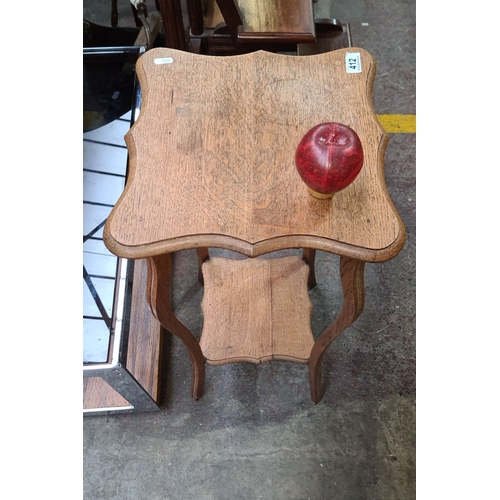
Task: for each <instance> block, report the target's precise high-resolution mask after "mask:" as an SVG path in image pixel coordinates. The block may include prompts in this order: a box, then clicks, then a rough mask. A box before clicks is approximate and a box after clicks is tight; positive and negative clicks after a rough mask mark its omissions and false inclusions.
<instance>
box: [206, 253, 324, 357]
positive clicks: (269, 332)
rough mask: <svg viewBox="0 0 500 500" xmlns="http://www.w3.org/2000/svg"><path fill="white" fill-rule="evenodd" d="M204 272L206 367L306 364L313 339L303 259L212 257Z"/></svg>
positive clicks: (294, 257)
mask: <svg viewBox="0 0 500 500" xmlns="http://www.w3.org/2000/svg"><path fill="white" fill-rule="evenodd" d="M202 270H203V277H204V283H205V285H204V286H205V291H204V295H203V299H202V303H201V307H202V311H203V317H204V321H203V330H202V334H201V338H200V347H201V350H202V352H203V355H204V356H205V358H206V363H207V364H209V365H221V364H226V363H236V362H241V361H248V362H251V363H257V364H258V363H262V362H264V361H271V360H273V359H281V360H287V361H293V362H296V363H307V362H308V360H309V356H310V353H311V349H312V347H313V345H314V338H313V335H312V331H311V311H312V303H311V301H310V299H309V295H308V291H307V281H308V276H309V267H308V265H307V264H306V263H305V262H304V260H302V259H301V258H300V257H296V256H290V257H281V258H276V259H262V258H256V259H246V260H231V259H225V258H220V257H214V258H211V259H209V260H207V261H205V262H204V263H203V266H202Z"/></svg>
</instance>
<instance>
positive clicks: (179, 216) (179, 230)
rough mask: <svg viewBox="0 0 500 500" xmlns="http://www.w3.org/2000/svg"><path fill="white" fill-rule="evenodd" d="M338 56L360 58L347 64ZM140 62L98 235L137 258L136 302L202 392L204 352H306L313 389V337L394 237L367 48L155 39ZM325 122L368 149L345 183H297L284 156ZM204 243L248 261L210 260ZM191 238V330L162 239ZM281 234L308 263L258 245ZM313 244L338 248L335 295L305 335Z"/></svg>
mask: <svg viewBox="0 0 500 500" xmlns="http://www.w3.org/2000/svg"><path fill="white" fill-rule="evenodd" d="M351 54H355V56H356V57H359V61H360V67H359V69H361V72H357V73H351V72H349V71H348V70H347V67H346V59H349V58H351ZM137 73H138V76H139V81H140V82H141V85H142V89H143V99H144V100H143V107H142V112H141V114H140V117H139V119H138V121H137V122H136V123H135V125H134V126H133V128H132V129H131V130H130V132H129V133H128V134H127V136H126V143H127V146H128V148H129V152H130V176H129V180H128V183H127V185H126V187H125V190H124V192H123V195H122V196H121V198H120V200H119V201H118V202H117V204H116V206H115V208H114V209H113V211H112V213H111V215H110V217H109V218H108V221H107V223H106V226H105V230H104V240H105V243H106V245H107V247H108V248H109V249H110V251H111V252H113V253H115V254H116V255H118V256H122V257H125V258H128V259H146V260H147V262H148V271H149V274H148V285H147V298H148V303H149V305H150V308H151V311H152V312H153V314H154V316H155V317H156V318H157V319H158V321H159V322H160V323H161V324H162V325H163V326H164V327H165V328H166V329H167V330H168V331H170V332H171V333H173V334H175V335H177V336H178V337H179V338H181V339H182V341H183V342H184V344H185V346H186V348H187V350H188V352H189V354H190V356H191V361H192V368H193V378H192V381H193V385H192V395H193V397H194V398H199V397H200V396H201V395H202V393H203V381H204V373H205V371H204V370H205V363H212V364H220V363H225V362H233V361H252V362H256V363H259V362H262V361H266V360H270V359H288V360H290V361H296V362H300V363H307V364H308V365H309V376H310V379H309V381H310V388H311V398H312V400H313V401H314V402H318V401H319V400H320V399H321V390H320V372H321V361H322V358H323V355H324V353H325V350H326V348H327V347H328V345H329V344H330V343H331V342H332V341H333V340H334V339H335V338H336V337H337V335H339V334H340V333H341V332H342V331H344V330H345V329H346V328H347V327H349V325H351V324H352V323H353V321H355V320H356V318H357V317H358V316H359V315H360V314H361V312H362V310H363V305H364V285H363V272H364V265H365V262H383V261H387V260H389V259H391V258H393V257H394V256H395V255H396V254H397V253H398V252H399V251H400V249H401V248H402V246H403V244H404V241H405V229H404V226H403V224H402V222H401V219H400V217H399V215H398V213H397V211H396V210H395V208H394V206H393V204H392V202H391V198H390V196H389V194H388V192H387V189H386V187H385V183H384V175H383V167H384V151H385V148H386V145H387V141H388V137H387V135H386V134H385V133H384V131H383V129H382V127H381V126H380V124H379V123H378V121H377V118H376V115H375V113H374V110H373V107H372V102H371V89H372V85H373V79H374V76H375V61H374V60H373V58H372V57H371V56H370V54H368V53H367V52H366V51H365V50H363V49H361V48H352V49H341V50H337V51H334V52H329V53H325V54H320V55H312V56H309V57H297V56H287V55H278V54H273V53H269V52H264V51H258V52H253V53H251V54H246V55H243V56H238V57H217V56H202V55H196V54H191V53H189V52H183V51H177V50H172V49H152V50H150V51H149V52H147V53H146V54H144V55H143V56H141V58H140V59H139V61H138V64H137ZM327 121H337V122H341V123H344V124H346V125H348V126H350V127H351V128H353V129H354V130H355V131H356V132H357V134H358V135H359V137H360V139H361V142H362V144H363V148H364V153H365V163H364V166H363V169H362V170H361V173H360V174H359V176H358V177H357V178H356V180H355V181H354V182H353V184H351V185H350V186H349V187H347V188H346V189H344V190H343V191H341V192H339V193H337V194H336V195H335V196H334V197H333V198H331V199H328V200H320V199H317V198H314V197H312V196H311V195H310V194H309V193H308V190H307V188H306V186H305V185H304V183H303V182H302V181H301V179H300V177H299V175H298V173H297V171H296V168H295V164H294V154H295V149H296V146H297V144H298V142H299V140H300V139H301V137H302V136H303V135H304V133H305V132H307V131H308V130H309V129H310V128H311V127H312V126H314V125H316V124H318V123H322V122H327ZM209 247H219V248H225V249H228V250H232V251H236V252H239V253H241V254H244V255H246V256H247V257H250V258H251V259H250V260H248V261H245V262H244V263H242V262H237V263H235V262H233V261H231V260H226V259H217V260H216V259H214V260H213V261H212V260H211V259H210V257H209V252H208V251H207V248H209ZM189 248H196V249H198V252H199V257H200V262H202V270H203V278H204V281H205V286H206V290H205V295H204V298H203V302H202V307H203V312H204V318H205V323H204V329H203V332H202V336H201V339H200V341H198V339H197V338H195V336H194V335H193V334H192V333H191V332H190V331H189V330H188V329H187V328H186V326H185V325H183V324H182V323H181V322H180V321H179V320H178V319H177V318H176V316H175V314H174V312H173V310H172V307H171V304H170V298H169V297H170V295H169V294H170V274H171V268H172V262H171V253H172V252H175V251H178V250H183V249H189ZM284 248H303V249H306V257H308V258H309V264H310V266H307V265H305V264H304V263H302V262H300V259H292V260H282V259H284V258H281V259H278V260H277V261H275V262H272V263H262V262H261V259H257V257H259V256H262V255H263V254H267V253H270V252H274V251H277V250H281V249H284ZM316 250H322V251H326V252H331V253H335V254H338V255H340V256H341V259H340V274H341V281H342V287H343V292H344V305H343V309H342V311H341V312H340V314H339V316H338V317H337V319H336V320H335V321H334V322H333V324H332V325H331V326H330V327H328V328H327V329H326V330H325V331H324V332H323V333H322V334H321V335H320V336H319V337H318V338H317V339H312V337H311V329H310V327H309V326H308V322H309V314H310V303H309V301H308V297H307V286H308V282H309V285H313V284H314V276H312V279H311V277H310V275H311V274H313V273H310V270H311V269H310V267H311V266H312V264H313V257H314V252H315V251H316ZM224 276H228V277H227V278H224ZM229 276H233V278H230V277H229ZM228 287H229V288H228ZM243 296H249V297H251V298H252V299H251V300H249V301H244V300H243V299H242V297H243ZM271 296H274V299H275V300H274V299H273V300H261V299H262V298H263V297H268V298H269V297H271ZM292 310H293V311H294V314H293V315H291V313H290V311H292ZM232 328H236V329H237V331H238V335H237V336H235V335H233V333H234V332H232ZM254 333H255V334H256V335H257V341H256V339H255V338H253V335H254Z"/></svg>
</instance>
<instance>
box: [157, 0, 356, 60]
mask: <svg viewBox="0 0 500 500" xmlns="http://www.w3.org/2000/svg"><path fill="white" fill-rule="evenodd" d="M158 4H159V6H160V10H161V13H162V19H163V25H164V29H165V35H166V39H167V47H170V48H174V49H179V50H187V51H190V52H197V53H204V54H212V55H230V54H243V53H248V52H254V51H255V50H259V49H262V50H267V51H270V52H297V51H298V49H299V48H300V47H302V46H308V48H307V50H308V51H309V53H319V52H325V51H329V50H334V49H336V48H341V47H347V46H349V45H350V34H349V26H348V25H344V24H342V23H340V22H338V21H336V20H334V19H315V18H314V10H313V1H312V0H294V1H293V2H292V1H288V0H186V12H184V11H183V9H182V6H183V4H182V3H181V1H180V0H158ZM317 32H318V33H319V37H318V35H317ZM318 38H320V39H321V44H317V41H318ZM303 50H306V49H304V48H303Z"/></svg>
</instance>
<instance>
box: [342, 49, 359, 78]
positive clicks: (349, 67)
mask: <svg viewBox="0 0 500 500" xmlns="http://www.w3.org/2000/svg"><path fill="white" fill-rule="evenodd" d="M345 70H346V71H347V73H361V54H360V53H359V52H346V54H345Z"/></svg>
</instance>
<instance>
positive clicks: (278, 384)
mask: <svg viewBox="0 0 500 500" xmlns="http://www.w3.org/2000/svg"><path fill="white" fill-rule="evenodd" d="M119 3H120V4H121V7H120V8H121V9H122V10H121V11H120V12H122V11H123V13H124V14H120V19H119V23H120V25H121V26H125V25H132V24H127V23H129V22H130V21H129V19H130V15H129V8H128V5H126V7H125V8H123V4H128V2H126V1H123V2H119ZM83 4H84V18H85V19H87V20H89V21H93V22H98V23H100V24H104V25H109V22H110V4H111V2H108V1H105V2H99V1H97V0H84V2H83ZM148 5H149V2H148ZM153 5H154V3H153ZM152 8H153V7H152ZM315 8H316V14H317V17H335V18H337V19H339V20H341V21H343V22H349V23H350V25H351V31H352V37H353V43H354V46H359V47H362V48H364V49H366V50H368V52H370V53H371V54H372V55H373V56H374V57H375V59H376V60H377V76H376V78H375V84H374V89H373V103H374V107H375V110H376V112H377V113H378V114H414V113H415V112H416V110H415V104H416V102H415V101H416V99H415V72H416V63H415V4H414V2H407V1H406V0H377V1H376V2H375V1H371V2H370V1H368V0H339V1H335V2H332V1H331V0H319V1H318V3H316V4H315ZM415 141H416V137H415V134H391V136H390V142H389V146H388V148H387V151H386V156H385V174H386V182H387V186H388V189H389V193H390V194H391V196H392V199H393V201H394V204H395V206H396V208H397V210H398V211H399V213H400V215H401V217H402V219H403V222H404V224H405V226H406V230H407V235H408V236H407V241H406V244H405V246H404V248H403V250H402V251H401V253H400V254H399V255H398V256H397V257H395V258H394V259H393V260H391V261H389V262H387V263H383V264H367V266H366V271H365V286H366V304H365V309H364V312H363V314H362V315H361V317H360V318H359V319H358V320H357V321H356V322H355V324H354V325H353V326H351V327H350V328H349V329H348V330H347V331H345V332H344V333H343V334H342V335H341V336H340V337H339V338H338V339H336V341H335V342H334V343H333V344H332V345H331V346H330V348H329V350H328V351H327V354H326V356H325V358H324V362H323V388H324V397H323V400H322V401H321V402H320V403H319V404H318V405H314V404H313V403H312V402H311V400H310V397H309V385H308V379H307V367H306V366H303V365H296V364H293V363H286V362H276V361H275V362H271V363H264V364H262V365H252V364H247V363H244V364H233V365H225V366H220V367H210V366H208V367H207V376H206V382H205V395H204V396H203V397H202V398H201V399H200V400H199V401H197V402H195V401H193V400H192V399H191V398H190V395H189V388H190V384H191V378H190V377H191V370H190V361H189V357H188V354H187V351H186V350H185V349H184V347H183V345H182V344H181V343H180V341H179V340H178V339H177V338H175V337H171V336H170V335H168V336H167V340H166V345H165V354H164V360H163V362H164V367H165V368H164V389H163V390H164V399H163V402H162V407H161V411H160V412H157V413H143V414H125V415H113V416H92V417H85V418H84V419H83V437H84V443H83V455H84V456H83V463H84V470H83V493H84V498H85V499H86V500H114V499H121V500H142V499H147V500H156V499H162V500H163V499H176V500H177V499H178V500H184V499H189V500H190V499H200V500H201V499H203V500H210V499H214V500H224V499H231V500H233V499H259V498H263V499H269V500H281V499H283V500H292V499H296V500H306V499H311V500H320V499H322V500H327V499H335V500H343V499H345V500H358V499H359V500H365V499H371V500H378V499H380V500H401V499H413V498H415V497H416V479H415V476H416V475H415V457H416V449H415V448H416V445H415V427H416V426H415V413H416V411H415V405H416V402H415V399H416V396H415V392H416V381H415V379H416V373H415V371H416V369H415V350H416V349H415V309H416V306H415V286H416V283H415V281H416V280H415V246H416V241H415V240H416V231H415V206H416V200H415V156H416V155H415ZM175 262H176V274H175V283H174V286H175V287H176V290H177V292H176V294H175V295H174V304H175V307H176V310H177V312H178V315H179V317H180V318H181V320H183V321H184V322H186V323H187V324H188V325H189V327H190V328H191V329H192V331H194V332H200V331H201V324H202V323H201V322H202V317H201V309H200V307H199V301H200V300H201V295H202V289H201V286H200V285H199V284H198V283H197V281H196V273H197V267H196V256H195V254H193V253H192V252H180V253H178V254H177V255H176V260H175ZM337 271H338V257H336V256H332V255H328V254H325V253H322V252H320V253H319V255H318V260H317V271H316V272H317V278H318V286H317V287H316V289H315V290H314V291H313V292H312V293H311V300H312V302H313V305H314V310H313V331H314V333H315V334H319V333H320V332H321V331H322V330H323V329H324V328H325V327H326V326H327V325H328V324H329V323H330V322H331V321H332V320H333V319H334V317H335V316H336V314H337V313H338V312H339V310H340V308H341V304H342V294H341V290H340V284H339V278H338V272H337Z"/></svg>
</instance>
